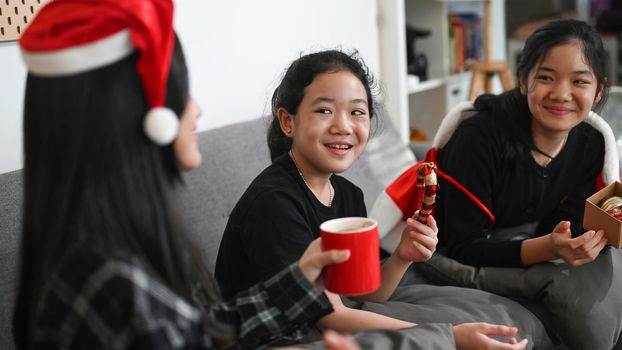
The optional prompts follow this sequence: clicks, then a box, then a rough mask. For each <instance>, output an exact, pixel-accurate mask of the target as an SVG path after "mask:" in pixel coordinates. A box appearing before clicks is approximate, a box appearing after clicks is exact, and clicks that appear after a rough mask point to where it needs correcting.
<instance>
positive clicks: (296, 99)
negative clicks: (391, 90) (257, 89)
mask: <svg viewBox="0 0 622 350" xmlns="http://www.w3.org/2000/svg"><path fill="white" fill-rule="evenodd" d="M340 71H349V72H351V73H352V74H354V76H355V77H357V78H358V79H359V80H360V81H361V83H362V84H363V87H364V88H365V93H366V95H367V103H368V104H369V117H370V118H374V116H376V114H377V113H376V102H375V101H374V98H373V97H374V96H375V94H376V93H377V91H376V90H377V85H376V82H375V80H374V77H373V76H372V74H371V73H370V72H369V69H368V68H367V65H365V62H363V60H362V59H361V58H360V56H359V54H358V52H357V51H354V52H352V53H350V54H347V53H344V52H342V51H339V50H325V51H320V52H315V53H310V54H307V55H303V56H301V57H300V58H298V59H296V60H295V61H294V62H292V64H291V65H290V66H289V68H287V70H286V71H285V74H284V75H283V78H282V79H281V83H280V84H279V86H278V87H277V88H276V89H275V90H274V93H273V94H272V121H271V123H270V127H269V129H268V147H269V149H270V158H271V159H272V160H274V159H275V158H277V157H278V156H280V155H281V154H284V153H287V151H289V149H290V148H291V147H292V140H291V139H290V138H289V137H287V135H285V134H284V133H283V130H281V126H280V125H279V119H278V110H279V108H284V109H285V110H287V112H289V113H290V114H293V115H295V114H297V113H298V107H299V106H300V103H301V102H302V99H303V98H304V96H305V89H306V88H307V86H309V85H310V84H311V83H313V80H314V79H315V77H316V76H318V75H320V74H323V73H328V72H340ZM376 119H377V118H376Z"/></svg>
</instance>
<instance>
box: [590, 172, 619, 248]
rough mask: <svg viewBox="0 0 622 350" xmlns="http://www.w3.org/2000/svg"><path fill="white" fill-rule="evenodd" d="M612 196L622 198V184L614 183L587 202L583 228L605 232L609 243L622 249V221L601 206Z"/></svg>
mask: <svg viewBox="0 0 622 350" xmlns="http://www.w3.org/2000/svg"><path fill="white" fill-rule="evenodd" d="M611 196H622V184H621V183H619V182H614V183H612V184H610V185H608V186H607V187H605V188H603V189H602V190H600V191H598V192H596V193H594V194H593V195H592V196H590V197H589V198H588V199H587V200H586V201H585V214H584V216H583V227H584V228H585V229H587V230H601V229H602V230H604V231H605V237H607V242H608V243H609V244H611V245H612V246H614V247H617V248H622V221H620V220H617V219H616V218H614V217H613V216H611V215H609V214H607V212H606V211H604V210H602V209H601V208H600V204H602V202H603V201H604V200H605V199H607V198H609V197H611Z"/></svg>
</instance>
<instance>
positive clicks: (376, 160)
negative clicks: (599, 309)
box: [0, 116, 549, 350]
mask: <svg viewBox="0 0 622 350" xmlns="http://www.w3.org/2000/svg"><path fill="white" fill-rule="evenodd" d="M378 120H388V119H387V118H384V117H382V116H381V117H380V118H379V119H378ZM267 124H268V120H267V119H264V118H258V119H255V120H251V121H247V122H242V123H238V124H234V125H229V126H225V127H222V128H218V129H214V130H209V131H205V132H202V133H201V134H200V135H199V137H200V148H201V152H202V154H203V158H204V161H203V165H202V166H201V168H200V169H198V170H195V171H192V172H189V173H187V174H184V177H183V180H184V183H185V184H184V186H181V187H180V189H179V191H178V192H177V193H178V196H177V198H176V201H177V202H178V203H177V206H178V208H179V209H180V212H181V214H182V215H183V217H184V219H185V222H186V223H187V225H188V228H189V229H190V231H191V232H192V234H193V236H194V237H193V238H194V239H195V240H196V242H197V244H199V245H200V246H201V248H202V249H203V251H204V253H205V254H204V256H205V257H206V261H205V263H206V264H207V266H208V267H209V268H210V269H212V270H213V267H214V263H215V259H216V255H217V252H218V246H219V243H220V238H221V235H222V232H223V231H224V227H225V225H226V223H227V220H228V217H229V214H230V212H231V210H232V208H233V206H234V205H235V203H236V202H237V200H238V198H239V197H240V196H241V194H242V193H243V192H244V190H245V189H246V187H247V186H248V184H249V183H250V182H251V180H252V179H253V178H254V177H255V176H256V175H257V174H258V173H259V172H260V171H261V170H263V169H264V168H265V167H266V166H268V165H269V163H270V160H269V153H268V149H267V145H266V128H267ZM414 162H415V156H414V155H413V152H412V151H411V150H410V149H409V147H408V146H407V145H405V144H404V143H402V142H401V141H400V139H399V136H398V134H397V132H396V131H395V130H394V129H393V127H392V125H390V123H389V122H385V123H384V124H383V123H382V122H380V125H374V127H373V128H372V137H371V138H370V140H369V142H368V145H367V148H366V151H365V152H364V153H363V155H362V156H361V157H360V158H359V160H357V162H355V164H354V165H353V166H352V167H351V168H350V169H349V170H348V171H347V172H346V173H344V174H343V175H344V176H345V177H347V178H348V179H350V180H351V181H353V182H354V183H356V184H357V185H358V186H359V187H361V188H362V190H363V192H364V194H365V202H366V205H367V207H368V208H371V206H372V204H373V202H374V201H375V199H376V197H377V196H378V195H379V194H380V193H381V191H382V190H383V189H384V188H385V187H386V186H387V185H389V184H390V183H391V182H392V181H393V180H394V179H395V177H396V176H397V175H398V174H400V173H401V172H402V171H404V170H405V169H407V168H408V167H410V166H411V165H412V164H414ZM21 203H22V173H21V171H14V172H10V173H6V174H0V312H1V313H0V349H4V350H12V349H14V348H15V346H14V343H13V337H12V331H11V319H12V313H13V304H14V301H15V294H16V277H17V271H16V268H17V267H16V265H17V258H18V244H19V235H20V219H21ZM408 277H409V278H408V279H407V280H408V281H407V282H408V283H410V282H423V279H422V278H421V277H419V276H417V275H416V274H409V275H408ZM405 280H406V279H405ZM407 289H408V288H405V289H402V290H398V291H397V292H396V295H398V296H400V297H401V300H400V301H399V302H397V303H393V304H392V305H391V306H387V305H383V304H375V303H367V304H368V305H363V306H362V308H364V307H365V308H366V309H368V310H370V311H374V312H378V313H384V314H388V315H396V316H395V317H401V318H403V319H412V321H413V322H416V323H419V324H424V323H425V324H429V325H426V326H425V327H415V330H414V333H417V336H416V337H415V336H414V334H413V339H416V340H415V342H416V344H417V345H416V346H415V347H417V348H419V347H421V348H426V349H427V348H436V349H447V348H451V347H452V346H451V344H452V343H453V339H451V338H445V339H440V338H439V336H438V335H437V336H432V337H430V336H429V335H424V334H425V332H426V327H428V326H433V325H432V324H431V323H434V324H448V323H462V322H472V321H486V322H491V323H501V324H513V325H516V326H518V327H519V329H521V331H523V332H524V333H523V334H522V335H521V336H527V337H528V338H529V340H530V341H529V342H530V347H529V348H532V346H533V345H534V344H540V345H542V344H548V337H547V335H546V332H545V331H544V327H543V326H542V324H541V323H540V322H539V321H538V320H537V319H536V318H535V317H534V316H533V315H531V314H530V313H528V312H525V311H526V310H524V309H523V308H522V307H520V306H519V305H518V304H517V303H514V302H511V301H509V300H507V299H504V298H500V297H498V296H495V295H492V294H490V295H488V294H481V293H475V292H469V291H468V290H462V289H455V288H453V287H443V288H442V290H439V289H438V287H432V286H424V285H420V286H417V287H416V288H411V289H408V290H407ZM467 294H469V295H471V294H474V295H473V298H470V297H467ZM475 294H476V295H475ZM422 300H423V301H424V302H423V303H421V301H422ZM402 301H404V302H402ZM473 301H475V302H473ZM519 315H520V316H519ZM413 317H414V319H413ZM407 333H412V332H411V330H409V331H408V332H407ZM403 334H405V333H400V336H399V337H397V338H395V339H397V340H396V342H394V343H393V344H394V345H395V344H397V343H400V344H402V345H401V346H406V347H407V348H408V347H412V343H410V344H411V345H408V343H406V342H404V341H403V338H401V336H402V335H403ZM435 334H436V333H435ZM444 334H445V335H447V332H445V333H444ZM449 334H450V335H451V332H449ZM392 336H395V334H393V335H392ZM389 338H391V335H389V336H388V337H387V336H386V335H384V336H383V337H382V339H381V341H382V340H384V341H386V340H387V339H389ZM434 339H436V340H438V341H441V342H445V343H444V344H445V345H442V346H438V345H437V346H431V345H430V344H427V345H423V344H422V343H419V341H420V340H434ZM411 340H412V339H411ZM365 341H369V339H363V344H366V343H365ZM374 344H375V345H374V346H373V347H374V348H387V346H386V343H382V342H375V341H374ZM382 344H385V345H382ZM404 344H406V345H404ZM448 344H449V345H448ZM390 347H391V346H389V348H390ZM365 348H370V346H368V345H365ZM540 348H549V346H544V347H540Z"/></svg>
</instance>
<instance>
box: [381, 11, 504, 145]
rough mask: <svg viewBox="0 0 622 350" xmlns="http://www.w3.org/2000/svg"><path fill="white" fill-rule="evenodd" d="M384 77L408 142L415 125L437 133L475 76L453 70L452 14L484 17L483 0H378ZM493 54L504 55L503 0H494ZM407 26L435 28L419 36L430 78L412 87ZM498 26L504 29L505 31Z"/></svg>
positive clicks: (394, 117)
mask: <svg viewBox="0 0 622 350" xmlns="http://www.w3.org/2000/svg"><path fill="white" fill-rule="evenodd" d="M377 4H378V38H379V45H378V47H379V59H380V80H381V82H382V84H383V88H384V96H383V100H384V103H385V107H386V109H387V111H388V113H389V115H390V117H391V119H392V121H393V124H395V126H396V127H397V129H398V131H399V132H400V136H401V138H402V140H403V141H408V140H409V135H410V127H411V126H414V127H417V128H418V129H419V130H421V131H423V132H424V133H425V134H426V135H427V136H428V137H429V138H431V137H433V136H434V134H435V132H436V130H437V128H438V126H439V124H440V121H441V120H442V117H443V116H444V115H445V114H446V113H447V111H448V109H449V108H450V107H452V106H453V105H455V104H456V103H458V102H460V101H464V100H466V99H467V97H468V92H469V84H470V80H471V74H470V73H469V72H464V73H459V74H451V73H450V54H449V46H450V45H449V34H448V30H449V29H448V28H449V26H448V14H449V13H451V12H476V13H479V14H480V16H482V17H483V1H482V0H378V3H377ZM491 12H492V17H493V18H492V23H493V28H494V33H493V42H492V48H493V57H494V58H495V59H501V60H504V59H505V53H506V48H505V7H504V0H491ZM406 24H409V25H412V26H414V27H418V28H424V29H429V30H431V34H430V36H428V37H427V38H422V39H419V40H417V52H418V53H419V52H421V53H425V54H426V56H427V59H428V77H429V80H427V81H423V82H420V83H419V84H417V85H412V86H409V84H408V79H407V68H406V66H407V62H406V34H405V31H406ZM499 28H502V29H501V30H500V29H499Z"/></svg>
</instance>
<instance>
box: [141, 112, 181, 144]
mask: <svg viewBox="0 0 622 350" xmlns="http://www.w3.org/2000/svg"><path fill="white" fill-rule="evenodd" d="M143 129H144V130H145V134H147V137H149V139H150V140H151V141H152V142H153V143H155V144H156V145H160V146H164V145H168V144H169V143H171V142H173V140H175V137H177V131H178V129H179V119H177V115H175V112H173V111H172V110H171V109H170V108H166V107H156V108H152V109H150V110H149V112H147V116H146V117H145V120H144V122H143Z"/></svg>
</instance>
